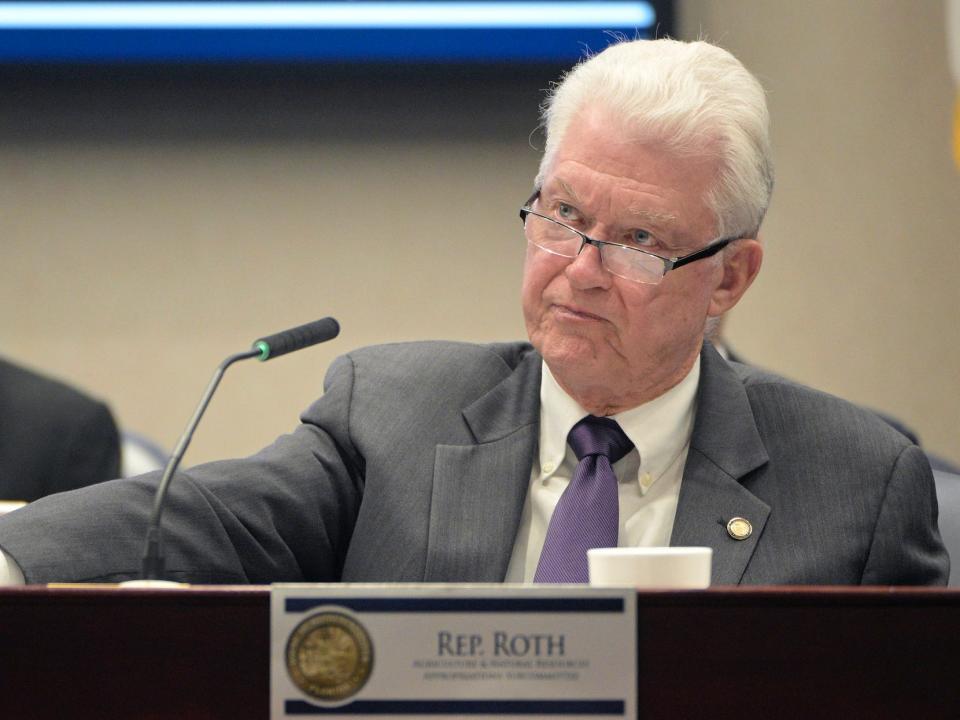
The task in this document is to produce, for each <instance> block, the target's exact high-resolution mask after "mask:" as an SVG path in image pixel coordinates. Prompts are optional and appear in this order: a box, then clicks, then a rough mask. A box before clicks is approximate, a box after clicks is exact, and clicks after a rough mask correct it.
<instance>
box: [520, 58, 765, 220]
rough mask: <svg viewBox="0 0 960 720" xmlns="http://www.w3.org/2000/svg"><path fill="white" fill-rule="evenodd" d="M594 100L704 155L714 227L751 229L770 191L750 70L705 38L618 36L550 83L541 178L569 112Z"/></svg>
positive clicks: (662, 139)
mask: <svg viewBox="0 0 960 720" xmlns="http://www.w3.org/2000/svg"><path fill="white" fill-rule="evenodd" d="M594 107H599V108H601V109H602V110H603V111H606V112H609V113H612V114H613V117H614V118H616V119H620V120H623V121H624V122H625V126H626V127H627V128H628V132H630V133H631V136H632V137H635V139H637V140H639V141H643V142H649V143H652V144H659V145H662V146H663V147H664V149H665V150H666V151H668V152H670V153H673V154H676V155H677V156H681V157H682V156H684V155H698V156H703V155H706V156H712V157H716V158H717V159H718V160H719V176H718V178H717V181H716V183H715V185H714V186H713V188H712V189H711V190H710V192H709V193H708V197H706V198H705V199H704V200H705V202H706V203H707V205H708V207H710V208H711V210H713V213H714V215H715V216H716V219H717V229H716V231H717V235H718V236H724V237H731V236H733V237H755V236H756V234H757V231H758V230H759V229H760V223H761V222H762V221H763V216H764V214H765V213H766V211H767V206H768V205H769V203H770V194H771V193H772V191H773V162H772V159H771V157H770V138H769V130H768V125H769V115H768V113H767V105H766V99H765V97H764V91H763V88H762V87H761V85H760V83H759V82H758V81H757V79H756V78H755V77H754V76H753V75H751V74H750V72H749V71H747V69H746V68H745V67H744V66H743V65H742V64H741V62H740V61H739V60H737V59H736V58H735V57H734V56H733V55H731V54H730V53H729V52H727V51H726V50H723V49H721V48H719V47H716V46H715V45H711V44H709V43H707V42H702V41H698V42H691V43H687V42H681V41H678V40H670V39H661V40H634V41H626V42H618V43H615V44H613V45H611V46H610V47H608V48H607V49H606V50H604V51H603V52H601V53H599V54H597V55H595V56H593V57H592V58H588V59H586V60H584V61H583V62H581V63H579V64H578V65H577V66H576V67H574V68H573V69H572V70H571V71H570V72H568V73H567V74H566V75H565V76H564V78H563V79H562V81H561V82H560V83H558V84H556V85H555V86H554V87H553V88H552V89H551V91H550V93H549V95H548V97H547V100H546V101H545V103H544V105H543V107H542V108H541V110H542V124H543V127H544V129H545V130H546V147H545V149H544V154H543V159H542V160H541V162H540V170H539V173H538V175H537V187H541V186H542V184H543V181H544V179H545V177H546V175H547V173H548V172H549V170H550V168H551V165H552V163H553V159H554V156H555V155H556V152H557V148H558V147H559V146H560V144H561V142H562V141H563V137H564V134H565V133H566V130H567V128H568V127H569V125H570V123H571V122H572V121H573V119H574V118H575V117H576V116H577V115H578V113H580V112H581V111H583V110H585V109H587V108H594Z"/></svg>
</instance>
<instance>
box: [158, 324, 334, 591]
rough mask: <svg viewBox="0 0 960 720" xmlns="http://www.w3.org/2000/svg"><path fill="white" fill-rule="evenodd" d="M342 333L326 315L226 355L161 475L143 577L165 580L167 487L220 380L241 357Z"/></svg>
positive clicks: (264, 356)
mask: <svg viewBox="0 0 960 720" xmlns="http://www.w3.org/2000/svg"><path fill="white" fill-rule="evenodd" d="M339 334H340V324H339V323H338V322H337V321H336V320H334V319H333V318H332V317H326V318H323V319H322V320H315V321H313V322H311V323H307V324H306V325H300V326H298V327H295V328H291V329H289V330H285V331H284V332H280V333H277V334H275V335H268V336H267V337H263V338H260V339H259V340H257V341H256V342H254V343H253V347H252V348H251V349H250V350H247V351H246V352H241V353H237V354H235V355H231V356H229V357H228V358H226V359H225V360H224V361H223V362H222V363H220V365H218V366H217V369H216V371H215V372H214V373H213V378H211V380H210V383H209V384H208V385H207V389H206V390H205V391H204V393H203V397H202V398H200V404H199V405H197V409H196V410H195V411H194V413H193V417H192V418H190V422H188V423H187V427H186V429H185V430H184V431H183V435H181V436H180V440H179V442H177V446H176V448H175V449H174V451H173V454H172V455H171V456H170V459H169V460H168V461H167V466H166V467H165V468H164V470H163V476H162V477H161V478H160V484H159V485H158V486H157V492H156V494H155V495H154V497H153V512H152V513H151V514H150V525H149V527H148V529H147V539H146V543H145V545H144V550H143V579H144V580H148V581H157V580H163V572H164V560H163V547H162V543H161V533H160V519H161V517H162V515H163V506H164V502H165V500H166V497H167V489H168V488H169V487H170V481H171V480H172V479H173V475H174V473H176V471H177V467H178V466H179V465H180V460H181V459H183V454H184V453H185V452H186V451H187V447H188V446H189V445H190V440H191V439H192V438H193V433H194V431H195V430H196V429H197V425H198V424H199V423H200V418H202V417H203V413H204V411H206V409H207V405H209V404H210V399H211V398H212V397H213V393H214V392H215V391H216V389H217V386H218V385H219V384H220V379H221V378H222V377H223V373H224V372H226V370H227V368H228V367H230V366H231V365H233V364H234V363H235V362H238V361H239V360H248V359H250V358H254V357H255V358H259V359H260V360H261V361H267V360H271V359H273V358H275V357H280V356H281V355H286V354H287V353H292V352H295V351H297V350H302V349H303V348H307V347H310V346H311V345H316V344H317V343H322V342H326V341H327V340H333V338H335V337H336V336H337V335H339Z"/></svg>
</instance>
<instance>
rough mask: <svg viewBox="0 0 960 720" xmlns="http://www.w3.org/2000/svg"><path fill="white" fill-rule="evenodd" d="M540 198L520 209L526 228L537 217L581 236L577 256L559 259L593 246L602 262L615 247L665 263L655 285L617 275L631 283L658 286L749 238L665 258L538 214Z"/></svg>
mask: <svg viewBox="0 0 960 720" xmlns="http://www.w3.org/2000/svg"><path fill="white" fill-rule="evenodd" d="M539 196H540V190H534V192H533V195H531V196H530V197H529V198H527V201H526V202H525V203H524V204H523V206H522V207H521V208H520V221H521V222H522V223H523V227H524V228H526V227H527V215H535V216H536V217H538V218H542V219H543V220H546V221H547V222H552V223H554V224H555V225H559V226H560V227H562V228H565V229H567V230H569V231H570V232H572V233H574V234H576V235H579V236H580V248H579V249H578V250H577V254H576V255H560V254H559V253H552V254H554V255H557V257H569V258H571V259H572V258H576V257H579V256H580V253H582V252H583V247H584V245H592V246H593V247H595V248H596V249H597V252H599V253H600V259H601V262H602V261H603V252H602V249H603V246H604V245H613V246H615V247H620V248H623V249H624V250H633V251H634V252H638V253H642V254H644V255H649V256H650V257H655V258H656V259H657V260H659V261H660V262H662V263H663V273H661V275H660V277H659V278H657V281H656V282H654V283H644V281H643V280H634V279H633V278H628V277H623V276H622V275H617V277H623V279H624V280H629V281H630V282H637V283H643V284H646V285H656V284H658V283H659V282H660V281H661V280H663V278H664V277H666V275H667V273H668V272H670V271H671V270H676V269H677V268H680V267H683V266H684V265H689V264H690V263H692V262H696V261H697V260H703V259H705V258H708V257H713V256H714V255H716V254H717V253H718V252H720V251H721V250H723V249H724V248H725V247H726V246H727V245H729V244H730V243H732V242H734V241H736V240H745V239H746V238H747V236H746V235H737V236H730V237H725V238H719V239H718V240H713V241H712V242H709V243H707V244H706V245H705V246H703V247H702V248H700V249H699V250H694V251H693V252H692V253H688V254H686V255H681V256H679V257H673V258H665V257H663V256H662V255H657V254H656V253H652V252H648V251H647V250H641V249H640V248H635V247H631V246H630V245H624V244H623V243H615V242H610V241H608V240H597V239H596V238H592V237H590V236H589V235H587V234H586V233H583V232H580V231H579V230H577V229H576V228H572V227H570V226H569V225H567V224H566V223H562V222H560V221H559V220H556V219H554V218H552V217H548V216H546V215H543V214H542V213H538V212H537V211H536V210H534V209H533V208H532V207H530V206H531V205H532V204H533V202H534V201H535V200H536V199H537V198H538V197H539ZM527 242H533V241H532V240H529V239H528V240H527ZM533 244H534V245H536V247H538V248H539V247H540V246H539V245H537V244H536V243H533ZM540 249H541V250H543V251H544V252H551V251H550V250H547V249H546V248H540ZM603 269H604V270H607V272H609V273H610V274H611V275H616V273H613V272H611V271H610V270H608V269H607V266H606V265H604V266H603Z"/></svg>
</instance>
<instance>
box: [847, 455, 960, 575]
mask: <svg viewBox="0 0 960 720" xmlns="http://www.w3.org/2000/svg"><path fill="white" fill-rule="evenodd" d="M949 574H950V558H949V556H948V555H947V551H946V549H945V548H944V546H943V541H942V540H941V538H940V531H939V529H938V528H937V496H936V487H935V485H934V482H933V473H932V472H931V470H930V464H929V462H928V461H927V459H926V456H925V455H924V454H923V451H922V450H920V448H918V447H917V446H915V445H910V446H907V447H906V448H905V449H904V450H903V451H902V452H901V453H900V455H899V456H898V457H897V460H896V462H895V463H894V466H893V469H892V471H891V473H890V477H889V479H888V481H887V485H886V491H885V493H884V497H883V502H882V503H881V505H880V511H879V513H878V516H877V520H876V525H875V527H874V532H873V540H872V542H871V545H870V551H869V553H868V555H867V562H866V564H865V566H864V569H863V576H862V578H861V584H863V585H946V584H947V578H948V576H949Z"/></svg>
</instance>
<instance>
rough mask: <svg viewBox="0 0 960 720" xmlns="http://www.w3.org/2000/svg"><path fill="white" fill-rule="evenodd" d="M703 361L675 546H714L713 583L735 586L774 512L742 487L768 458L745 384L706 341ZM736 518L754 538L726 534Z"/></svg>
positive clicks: (735, 533)
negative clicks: (747, 528)
mask: <svg viewBox="0 0 960 720" xmlns="http://www.w3.org/2000/svg"><path fill="white" fill-rule="evenodd" d="M700 361H701V375H700V389H699V392H698V395H697V418H696V421H695V424H694V427H693V435H692V437H691V439H690V452H689V453H688V455H687V463H686V466H685V467H684V471H683V483H682V484H681V486H680V500H679V503H678V505H677V515H676V518H675V520H674V525H673V535H672V537H671V539H670V544H671V545H675V546H681V545H688V546H690V545H696V546H706V547H710V548H712V549H713V573H712V582H713V584H715V585H733V584H737V583H739V582H740V579H741V578H742V577H743V573H744V572H745V570H746V567H747V564H748V563H749V562H750V558H751V557H752V556H753V552H754V550H755V549H756V547H757V543H758V542H759V541H760V537H761V535H762V534H763V528H764V526H765V524H766V521H767V517H768V516H769V514H770V506H769V505H767V504H766V503H765V502H764V501H762V500H760V499H759V498H757V497H756V496H755V495H753V494H752V493H751V492H750V491H749V490H747V489H746V487H744V485H743V484H742V481H743V480H744V478H746V477H747V476H748V475H749V474H750V473H751V472H753V471H754V470H756V469H758V468H760V467H761V466H763V465H765V464H767V463H768V462H769V457H768V456H767V452H766V449H765V447H764V444H763V440H762V439H761V437H760V432H759V430H758V429H757V425H756V422H755V420H754V416H753V410H752V408H751V406H750V400H749V398H748V397H747V392H746V390H745V388H744V385H743V381H742V380H741V379H740V378H739V377H738V376H737V374H736V373H735V372H734V371H733V369H732V368H731V367H730V366H729V365H728V364H727V362H726V361H725V360H724V359H723V358H722V357H720V355H719V354H718V353H717V351H716V350H715V349H714V348H713V347H712V346H711V345H710V344H709V343H706V344H704V347H703V351H702V352H701V356H700ZM733 518H743V519H744V520H746V521H747V523H749V528H750V534H749V537H743V534H744V533H743V532H742V531H743V529H744V528H745V527H746V526H745V525H743V524H740V525H739V526H738V527H736V528H732V529H728V523H729V522H730V521H731V520H732V519H733ZM738 530H739V531H740V532H738Z"/></svg>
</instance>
